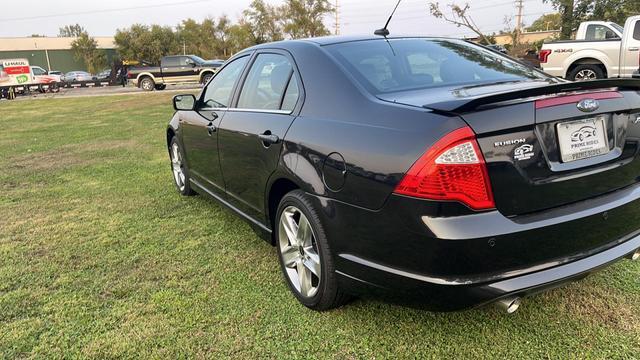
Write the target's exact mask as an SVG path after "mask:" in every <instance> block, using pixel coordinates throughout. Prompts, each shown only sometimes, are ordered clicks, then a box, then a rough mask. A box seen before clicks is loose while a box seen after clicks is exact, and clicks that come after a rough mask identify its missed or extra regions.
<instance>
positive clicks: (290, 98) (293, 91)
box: [280, 75, 300, 111]
mask: <svg viewBox="0 0 640 360" xmlns="http://www.w3.org/2000/svg"><path fill="white" fill-rule="evenodd" d="M298 97H300V90H299V89H298V81H297V80H296V77H295V75H294V76H292V77H291V81H289V85H288V86H287V91H285V93H284V98H283V99H282V106H281V107H280V109H281V110H287V111H292V110H293V108H294V107H296V103H297V102H298Z"/></svg>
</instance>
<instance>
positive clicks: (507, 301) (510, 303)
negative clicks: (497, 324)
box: [496, 297, 520, 314]
mask: <svg viewBox="0 0 640 360" xmlns="http://www.w3.org/2000/svg"><path fill="white" fill-rule="evenodd" d="M496 305H497V306H498V307H499V308H500V309H502V310H505V311H506V312H507V314H513V313H514V312H516V311H517V310H518V309H519V308H520V298H519V297H510V298H504V299H501V300H498V301H497V302H496Z"/></svg>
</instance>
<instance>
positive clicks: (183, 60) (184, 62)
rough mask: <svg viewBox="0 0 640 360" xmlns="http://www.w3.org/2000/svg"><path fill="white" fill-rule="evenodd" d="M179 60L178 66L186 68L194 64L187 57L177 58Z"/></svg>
mask: <svg viewBox="0 0 640 360" xmlns="http://www.w3.org/2000/svg"><path fill="white" fill-rule="evenodd" d="M179 59H180V60H179V63H180V64H179V65H180V66H187V65H190V64H193V63H194V61H193V60H191V58H189V57H188V56H181V57H179Z"/></svg>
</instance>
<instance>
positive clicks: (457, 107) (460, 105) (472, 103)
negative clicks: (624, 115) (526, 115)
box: [422, 79, 640, 114]
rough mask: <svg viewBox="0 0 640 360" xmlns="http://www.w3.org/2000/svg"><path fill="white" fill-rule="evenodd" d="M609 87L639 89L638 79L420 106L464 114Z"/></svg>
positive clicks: (563, 85) (556, 86)
mask: <svg viewBox="0 0 640 360" xmlns="http://www.w3.org/2000/svg"><path fill="white" fill-rule="evenodd" d="M611 89H618V90H635V91H640V79H604V80H592V81H582V82H563V83H560V84H554V85H545V86H538V87H533V88H527V89H523V90H516V91H505V92H500V93H493V94H488V95H482V96H478V97H471V98H467V99H458V100H451V101H443V102H439V103H435V104H426V105H423V106H422V107H423V108H426V109H430V110H433V111H436V112H443V113H450V114H464V113H468V112H470V111H473V110H478V109H479V108H482V107H485V106H487V105H491V104H498V103H504V102H511V101H515V100H522V101H519V102H528V101H533V100H536V99H534V98H535V97H541V96H545V95H554V94H562V93H569V92H577V91H585V90H602V91H607V90H611Z"/></svg>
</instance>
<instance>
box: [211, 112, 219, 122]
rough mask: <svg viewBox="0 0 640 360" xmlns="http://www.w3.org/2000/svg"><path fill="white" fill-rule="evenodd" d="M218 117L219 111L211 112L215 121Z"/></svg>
mask: <svg viewBox="0 0 640 360" xmlns="http://www.w3.org/2000/svg"><path fill="white" fill-rule="evenodd" d="M217 118H218V113H217V112H215V111H212V112H211V119H212V121H213V120H216V119H217Z"/></svg>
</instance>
